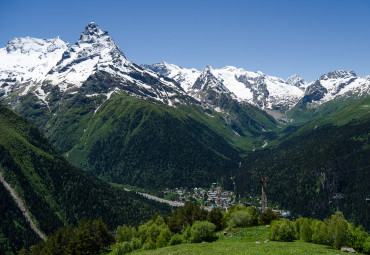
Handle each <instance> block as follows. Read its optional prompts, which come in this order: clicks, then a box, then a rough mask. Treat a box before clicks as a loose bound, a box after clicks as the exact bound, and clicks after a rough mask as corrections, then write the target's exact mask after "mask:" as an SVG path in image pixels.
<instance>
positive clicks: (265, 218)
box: [260, 208, 279, 225]
mask: <svg viewBox="0 0 370 255" xmlns="http://www.w3.org/2000/svg"><path fill="white" fill-rule="evenodd" d="M260 219H261V223H262V224H263V225H268V224H270V223H271V221H273V220H277V219H279V215H278V214H277V213H276V212H274V211H272V209H271V208H268V209H267V210H266V211H265V212H263V213H261V217H260Z"/></svg>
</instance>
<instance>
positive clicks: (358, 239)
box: [349, 227, 368, 252]
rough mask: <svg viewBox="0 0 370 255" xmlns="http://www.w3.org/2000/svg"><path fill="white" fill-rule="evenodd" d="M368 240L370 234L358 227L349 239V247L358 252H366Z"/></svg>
mask: <svg viewBox="0 0 370 255" xmlns="http://www.w3.org/2000/svg"><path fill="white" fill-rule="evenodd" d="M367 238H368V234H367V233H366V232H365V231H364V229H363V228H362V227H358V228H356V229H355V231H353V233H352V235H351V237H350V239H349V247H352V248H353V249H355V250H356V251H358V252H365V244H366V240H367Z"/></svg>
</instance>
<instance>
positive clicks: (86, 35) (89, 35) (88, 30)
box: [79, 22, 110, 43]
mask: <svg viewBox="0 0 370 255" xmlns="http://www.w3.org/2000/svg"><path fill="white" fill-rule="evenodd" d="M103 36H107V37H109V38H110V36H109V35H108V32H107V31H104V30H102V29H101V28H100V27H99V26H98V24H96V23H95V22H90V23H89V24H88V25H87V26H86V27H85V30H84V31H82V33H81V36H80V39H79V42H88V43H91V42H94V41H96V38H101V37H103Z"/></svg>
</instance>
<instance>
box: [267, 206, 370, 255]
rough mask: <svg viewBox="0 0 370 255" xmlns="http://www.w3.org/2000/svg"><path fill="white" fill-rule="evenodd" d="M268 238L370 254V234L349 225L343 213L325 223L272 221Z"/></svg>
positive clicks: (304, 219)
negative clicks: (300, 241) (369, 236)
mask: <svg viewBox="0 0 370 255" xmlns="http://www.w3.org/2000/svg"><path fill="white" fill-rule="evenodd" d="M268 238H269V239H271V240H273V241H283V242H291V241H293V240H303V241H305V242H312V243H316V244H323V245H329V246H331V247H333V248H335V249H341V248H342V247H351V248H354V249H355V250H356V251H357V252H363V253H366V254H370V240H368V233H366V231H365V230H364V228H363V227H362V226H360V227H357V228H356V227H355V225H354V224H351V223H348V222H347V221H346V219H345V218H344V216H343V214H342V213H341V212H336V213H335V214H333V215H332V216H331V218H329V219H325V220H324V221H321V220H317V219H309V218H298V219H297V220H296V221H294V222H292V221H289V220H286V219H284V220H275V221H272V223H271V228H270V231H269V234H268Z"/></svg>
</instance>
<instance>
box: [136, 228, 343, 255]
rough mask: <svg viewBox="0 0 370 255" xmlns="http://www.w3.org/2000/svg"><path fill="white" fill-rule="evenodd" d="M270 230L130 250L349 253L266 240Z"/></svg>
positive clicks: (297, 243)
mask: <svg viewBox="0 0 370 255" xmlns="http://www.w3.org/2000/svg"><path fill="white" fill-rule="evenodd" d="M267 232H268V228H266V227H265V226H259V227H253V228H246V229H241V230H240V231H239V232H237V233H236V234H234V235H233V236H226V237H221V238H220V239H219V240H217V241H216V242H213V243H199V244H181V245H176V246H170V247H165V248H161V249H157V250H148V251H135V252H132V253H129V254H135V255H136V254H137V255H139V254H140V255H141V254H143V255H144V254H154V255H156V254H158V255H160V254H166V255H167V254H173V255H175V254H194V255H195V254H210V255H214V254H273V255H280V254H281V255H286V254H294V255H295V254H308V255H310V254H312V255H316V254H333V255H336V254H346V253H344V252H341V251H338V250H334V249H331V248H330V247H327V246H323V245H317V244H313V243H306V242H303V241H295V242H272V241H268V242H266V243H265V240H267ZM256 242H259V243H256Z"/></svg>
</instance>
